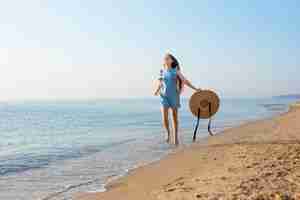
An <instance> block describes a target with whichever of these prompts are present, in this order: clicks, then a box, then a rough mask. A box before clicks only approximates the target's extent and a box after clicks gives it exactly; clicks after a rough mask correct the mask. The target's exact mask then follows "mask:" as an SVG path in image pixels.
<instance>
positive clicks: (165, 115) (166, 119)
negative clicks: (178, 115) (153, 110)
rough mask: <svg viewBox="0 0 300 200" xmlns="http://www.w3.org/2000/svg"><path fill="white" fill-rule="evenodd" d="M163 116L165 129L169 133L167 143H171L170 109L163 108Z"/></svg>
mask: <svg viewBox="0 0 300 200" xmlns="http://www.w3.org/2000/svg"><path fill="white" fill-rule="evenodd" d="M161 115H162V123H163V126H164V128H165V129H166V131H167V134H168V138H167V140H166V141H167V143H169V142H170V126H169V109H168V108H165V107H161Z"/></svg>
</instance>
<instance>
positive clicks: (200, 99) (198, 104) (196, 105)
mask: <svg viewBox="0 0 300 200" xmlns="http://www.w3.org/2000/svg"><path fill="white" fill-rule="evenodd" d="M209 104H210V111H209ZM219 106H220V99H219V97H218V95H217V94H216V93H215V92H213V91H211V90H201V91H199V92H195V93H194V94H193V95H192V96H191V99H190V110H191V112H192V113H193V115H195V116H196V117H198V110H199V109H200V113H199V117H200V118H202V119H208V118H211V117H212V116H213V115H215V114H216V112H217V111H218V109H219Z"/></svg>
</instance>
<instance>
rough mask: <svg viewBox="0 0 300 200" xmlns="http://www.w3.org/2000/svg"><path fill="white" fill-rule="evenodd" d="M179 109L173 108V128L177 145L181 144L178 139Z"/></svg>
mask: <svg viewBox="0 0 300 200" xmlns="http://www.w3.org/2000/svg"><path fill="white" fill-rule="evenodd" d="M177 111H178V109H177V108H172V117H173V130H174V140H175V145H178V144H179V140H178V112H177Z"/></svg>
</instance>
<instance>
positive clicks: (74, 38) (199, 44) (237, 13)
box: [0, 0, 300, 99]
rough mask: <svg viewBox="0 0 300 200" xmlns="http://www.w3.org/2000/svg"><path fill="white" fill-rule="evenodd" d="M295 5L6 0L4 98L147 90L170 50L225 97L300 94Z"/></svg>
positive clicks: (230, 0) (2, 15)
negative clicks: (165, 54)
mask: <svg viewBox="0 0 300 200" xmlns="http://www.w3.org/2000/svg"><path fill="white" fill-rule="evenodd" d="M299 8H300V2H299V1H298V0H287V1H283V0H281V1H277V0H273V1H271V0H266V1H259V0H251V1H250V0H249V1H236V0H226V1H211V0H202V1H196V0H194V1H167V0H166V1H158V0H153V1H146V0H145V1H142V0H131V1H116V0H111V1H99V0H82V1H79V0H72V1H61V0H51V1H50V0H48V1H46V0H40V1H38V0H27V1H19V0H10V1H3V2H1V5H0V24H1V25H0V36H1V37H0V44H1V46H0V92H1V95H0V99H35V98H42V99H45V98H46V99H47V98H55V99H56V98H62V99H64V98H102V97H128V96H130V97H144V96H150V95H151V92H152V80H153V79H154V78H156V77H157V75H158V72H159V69H160V68H161V63H162V58H163V55H164V53H165V52H167V51H170V52H172V53H174V54H175V55H176V56H177V57H178V58H179V60H180V62H181V64H182V68H183V72H184V74H185V75H186V76H187V77H188V78H189V79H191V80H192V82H194V84H195V85H199V86H200V87H203V88H213V89H215V90H217V91H218V92H219V93H220V94H221V95H222V96H225V97H235V96H270V95H277V94H283V93H296V92H300V78H299V74H300V67H299V64H300V56H299V52H300V51H299V48H300V37H299V32H300V21H299V19H300V12H299ZM186 94H187V95H188V94H189V93H188V92H187V93H186Z"/></svg>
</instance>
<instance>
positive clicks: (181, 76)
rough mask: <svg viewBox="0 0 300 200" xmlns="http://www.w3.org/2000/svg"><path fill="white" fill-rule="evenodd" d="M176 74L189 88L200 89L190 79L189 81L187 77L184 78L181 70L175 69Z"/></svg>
mask: <svg viewBox="0 0 300 200" xmlns="http://www.w3.org/2000/svg"><path fill="white" fill-rule="evenodd" d="M177 75H178V76H179V78H180V79H181V80H182V81H183V82H184V84H186V85H187V86H188V87H189V88H191V89H193V90H196V91H198V90H201V89H200V88H196V87H195V86H194V85H193V84H192V83H191V81H189V80H188V79H186V78H185V77H184V76H183V74H182V73H181V71H177Z"/></svg>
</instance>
